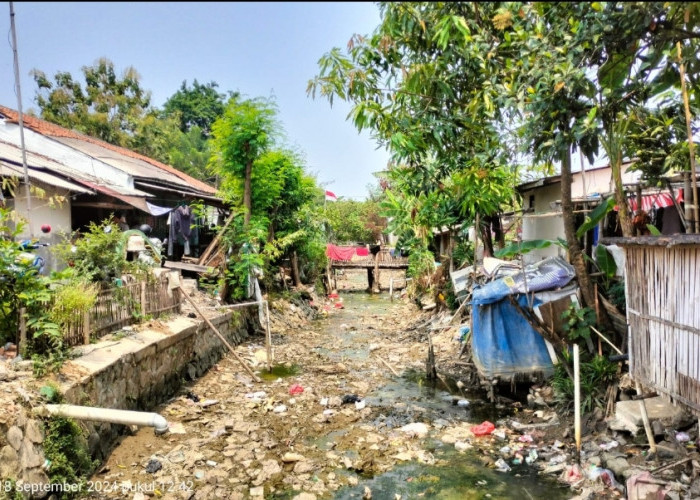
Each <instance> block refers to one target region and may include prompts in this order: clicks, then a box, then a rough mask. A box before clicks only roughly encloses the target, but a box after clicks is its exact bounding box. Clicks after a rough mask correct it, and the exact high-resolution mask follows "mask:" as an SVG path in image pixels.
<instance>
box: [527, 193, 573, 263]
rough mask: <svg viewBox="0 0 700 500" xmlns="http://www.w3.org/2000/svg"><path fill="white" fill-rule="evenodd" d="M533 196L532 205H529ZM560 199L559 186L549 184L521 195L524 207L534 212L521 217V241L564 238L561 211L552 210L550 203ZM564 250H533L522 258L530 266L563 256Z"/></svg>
mask: <svg viewBox="0 0 700 500" xmlns="http://www.w3.org/2000/svg"><path fill="white" fill-rule="evenodd" d="M531 196H534V203H531ZM559 198H561V189H560V184H559V183H556V184H551V185H548V186H543V187H541V188H537V189H532V190H530V191H526V192H525V193H523V200H524V206H525V207H526V208H528V209H530V208H531V209H533V210H534V212H530V213H527V214H525V215H523V223H522V239H523V240H556V239H557V238H561V237H563V236H564V219H563V217H562V214H561V211H559V210H553V209H552V206H551V203H552V202H554V201H556V200H558V199H559ZM564 253H565V252H564V250H563V249H562V248H561V247H560V246H558V245H550V246H549V247H548V248H543V249H541V250H533V251H531V252H528V253H526V254H525V255H524V256H523V261H524V262H525V264H532V263H534V262H538V261H540V260H542V259H546V258H547V257H555V256H557V255H562V256H563V255H564Z"/></svg>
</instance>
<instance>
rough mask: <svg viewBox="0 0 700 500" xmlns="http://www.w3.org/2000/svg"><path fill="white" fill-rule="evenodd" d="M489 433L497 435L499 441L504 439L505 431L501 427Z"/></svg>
mask: <svg viewBox="0 0 700 500" xmlns="http://www.w3.org/2000/svg"><path fill="white" fill-rule="evenodd" d="M491 435H492V436H496V437H497V438H498V439H500V440H501V441H505V439H506V431H504V430H502V429H499V430H497V431H493V432H492V433H491Z"/></svg>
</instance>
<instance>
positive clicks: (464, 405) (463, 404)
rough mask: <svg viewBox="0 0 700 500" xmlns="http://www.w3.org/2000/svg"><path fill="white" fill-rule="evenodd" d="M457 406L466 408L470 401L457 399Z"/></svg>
mask: <svg viewBox="0 0 700 500" xmlns="http://www.w3.org/2000/svg"><path fill="white" fill-rule="evenodd" d="M457 406H461V407H462V408H465V407H467V406H469V401H467V400H466V399H460V400H459V401H457Z"/></svg>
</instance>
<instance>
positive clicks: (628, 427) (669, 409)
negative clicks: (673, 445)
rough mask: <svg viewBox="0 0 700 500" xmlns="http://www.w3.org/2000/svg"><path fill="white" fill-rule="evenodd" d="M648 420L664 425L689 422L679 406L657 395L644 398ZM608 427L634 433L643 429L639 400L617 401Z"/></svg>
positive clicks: (672, 425) (671, 425) (669, 425)
mask: <svg viewBox="0 0 700 500" xmlns="http://www.w3.org/2000/svg"><path fill="white" fill-rule="evenodd" d="M644 406H645V407H646V410H647V415H648V416H649V422H652V423H653V422H656V421H658V422H660V424H661V425H662V426H664V427H678V426H680V425H682V424H683V422H686V423H690V422H692V420H690V416H689V415H688V414H687V412H685V411H684V410H683V409H682V408H681V407H680V406H675V405H673V404H672V403H671V402H670V401H669V400H668V399H667V398H665V397H663V396H657V397H654V398H647V399H645V400H644ZM608 427H609V428H610V429H612V430H616V431H626V432H630V433H632V434H633V435H636V434H637V433H638V432H639V431H640V429H643V427H644V422H643V420H642V411H641V408H640V405H639V401H618V402H617V403H615V415H614V417H613V418H612V419H611V420H609V421H608Z"/></svg>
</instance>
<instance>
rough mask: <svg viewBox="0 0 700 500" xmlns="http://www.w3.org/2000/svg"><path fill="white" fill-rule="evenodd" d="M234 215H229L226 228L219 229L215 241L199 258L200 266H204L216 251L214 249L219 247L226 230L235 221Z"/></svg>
mask: <svg viewBox="0 0 700 500" xmlns="http://www.w3.org/2000/svg"><path fill="white" fill-rule="evenodd" d="M233 217H234V213H233V212H231V215H229V217H228V219H226V223H225V224H224V227H222V228H221V229H219V231H218V232H217V233H216V236H215V237H214V239H213V240H212V241H211V243H209V246H208V247H207V248H206V250H204V253H203V254H202V256H201V257H200V258H199V264H200V265H201V264H204V263H206V261H207V259H208V258H209V256H210V255H211V253H212V252H213V251H214V249H215V248H216V247H217V246H218V245H219V242H220V241H221V235H222V234H224V231H226V228H227V227H228V226H229V224H231V222H232V221H233Z"/></svg>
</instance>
